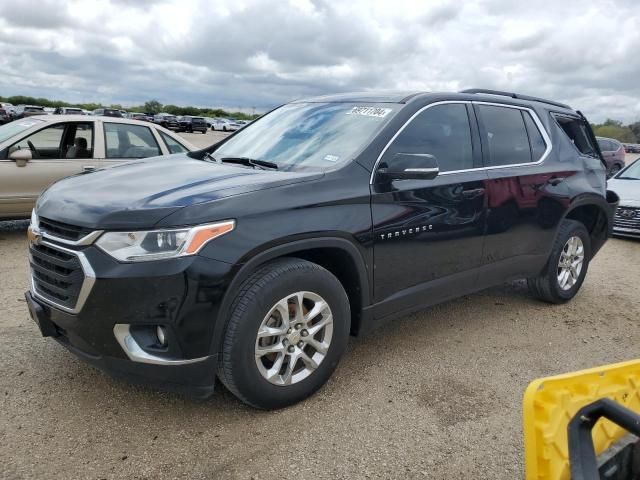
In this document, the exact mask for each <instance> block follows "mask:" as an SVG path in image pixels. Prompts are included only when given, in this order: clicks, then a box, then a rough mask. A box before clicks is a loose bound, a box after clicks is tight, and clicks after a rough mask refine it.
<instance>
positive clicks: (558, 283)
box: [527, 220, 591, 303]
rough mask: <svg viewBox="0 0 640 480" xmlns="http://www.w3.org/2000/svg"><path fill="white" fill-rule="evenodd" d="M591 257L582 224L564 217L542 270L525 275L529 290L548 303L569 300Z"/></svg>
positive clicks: (587, 234)
mask: <svg viewBox="0 0 640 480" xmlns="http://www.w3.org/2000/svg"><path fill="white" fill-rule="evenodd" d="M590 259H591V238H590V237H589V232H588V231H587V229H586V228H585V226H584V225H583V224H582V223H580V222H577V221H575V220H565V221H563V222H562V224H561V225H560V228H559V229H558V235H557V237H556V241H555V243H554V246H553V250H552V251H551V255H550V256H549V260H548V262H547V265H546V266H545V268H544V270H543V271H542V272H541V273H540V275H539V276H537V277H535V278H529V279H528V280H527V283H528V285H529V289H530V290H531V292H532V293H533V294H534V295H535V296H536V297H538V298H540V299H541V300H544V301H546V302H549V303H564V302H567V301H569V300H571V299H572V298H573V297H574V296H575V295H576V293H578V290H580V287H581V286H582V282H583V281H584V278H585V276H586V275H587V269H588V267H589V261H590Z"/></svg>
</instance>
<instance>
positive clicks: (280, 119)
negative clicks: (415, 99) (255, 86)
mask: <svg viewBox="0 0 640 480" xmlns="http://www.w3.org/2000/svg"><path fill="white" fill-rule="evenodd" d="M398 109H399V105H397V104H388V103H385V104H373V105H362V104H354V103H290V104H288V105H284V106H283V107H280V108H278V109H276V110H274V111H273V112H271V113H269V114H268V115H265V116H264V117H262V118H260V119H259V120H256V121H255V122H252V123H250V124H249V125H247V126H246V127H245V128H243V129H242V130H240V132H239V133H238V134H236V135H235V136H233V137H231V138H230V139H229V140H228V141H227V142H225V143H224V144H222V145H221V146H220V147H219V148H218V149H216V150H215V152H214V155H215V156H216V158H219V159H224V158H225V157H249V158H252V159H254V160H264V161H268V162H273V163H275V164H277V165H278V169H279V170H299V169H312V170H318V169H327V168H334V167H335V166H336V165H338V164H340V163H343V162H345V161H348V160H350V159H352V158H353V157H354V156H355V155H356V154H357V153H358V152H359V151H360V150H361V149H362V148H363V147H365V146H366V144H367V143H368V142H369V141H370V140H371V139H372V138H373V137H374V135H375V134H376V133H377V132H378V131H380V129H381V128H382V126H383V125H384V124H386V123H387V122H388V121H389V119H390V118H391V117H392V116H393V114H394V113H395V112H396V111H397V110H398Z"/></svg>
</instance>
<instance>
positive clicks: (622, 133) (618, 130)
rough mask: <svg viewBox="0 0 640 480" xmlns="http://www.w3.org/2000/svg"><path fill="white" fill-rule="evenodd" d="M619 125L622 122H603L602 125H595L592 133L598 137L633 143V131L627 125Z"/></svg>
mask: <svg viewBox="0 0 640 480" xmlns="http://www.w3.org/2000/svg"><path fill="white" fill-rule="evenodd" d="M621 125H622V124H620V125H618V124H612V123H610V124H607V122H605V123H604V124H603V125H596V127H595V129H594V133H595V134H596V135H597V136H598V137H607V138H615V139H616V140H618V141H620V142H625V143H627V142H628V143H635V142H636V136H635V134H634V133H633V131H632V130H631V129H630V128H629V127H623V126H621Z"/></svg>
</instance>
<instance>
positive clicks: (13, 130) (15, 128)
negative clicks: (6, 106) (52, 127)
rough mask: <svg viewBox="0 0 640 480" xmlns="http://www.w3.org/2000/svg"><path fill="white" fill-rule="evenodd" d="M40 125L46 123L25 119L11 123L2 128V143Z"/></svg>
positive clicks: (0, 137)
mask: <svg viewBox="0 0 640 480" xmlns="http://www.w3.org/2000/svg"><path fill="white" fill-rule="evenodd" d="M39 123H44V121H42V120H37V119H35V118H24V119H22V120H14V121H13V122H11V123H7V124H5V125H2V126H0V143H2V142H4V141H5V140H8V139H10V138H11V137H13V136H14V135H17V134H18V133H20V132H23V131H25V130H27V129H29V128H31V127H33V126H34V125H37V124H39Z"/></svg>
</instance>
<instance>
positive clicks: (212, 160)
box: [204, 152, 222, 163]
mask: <svg viewBox="0 0 640 480" xmlns="http://www.w3.org/2000/svg"><path fill="white" fill-rule="evenodd" d="M204 156H205V159H208V160H205V162H215V163H222V162H221V161H220V159H219V158H216V157H214V156H213V153H211V152H207V153H205V154H204Z"/></svg>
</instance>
